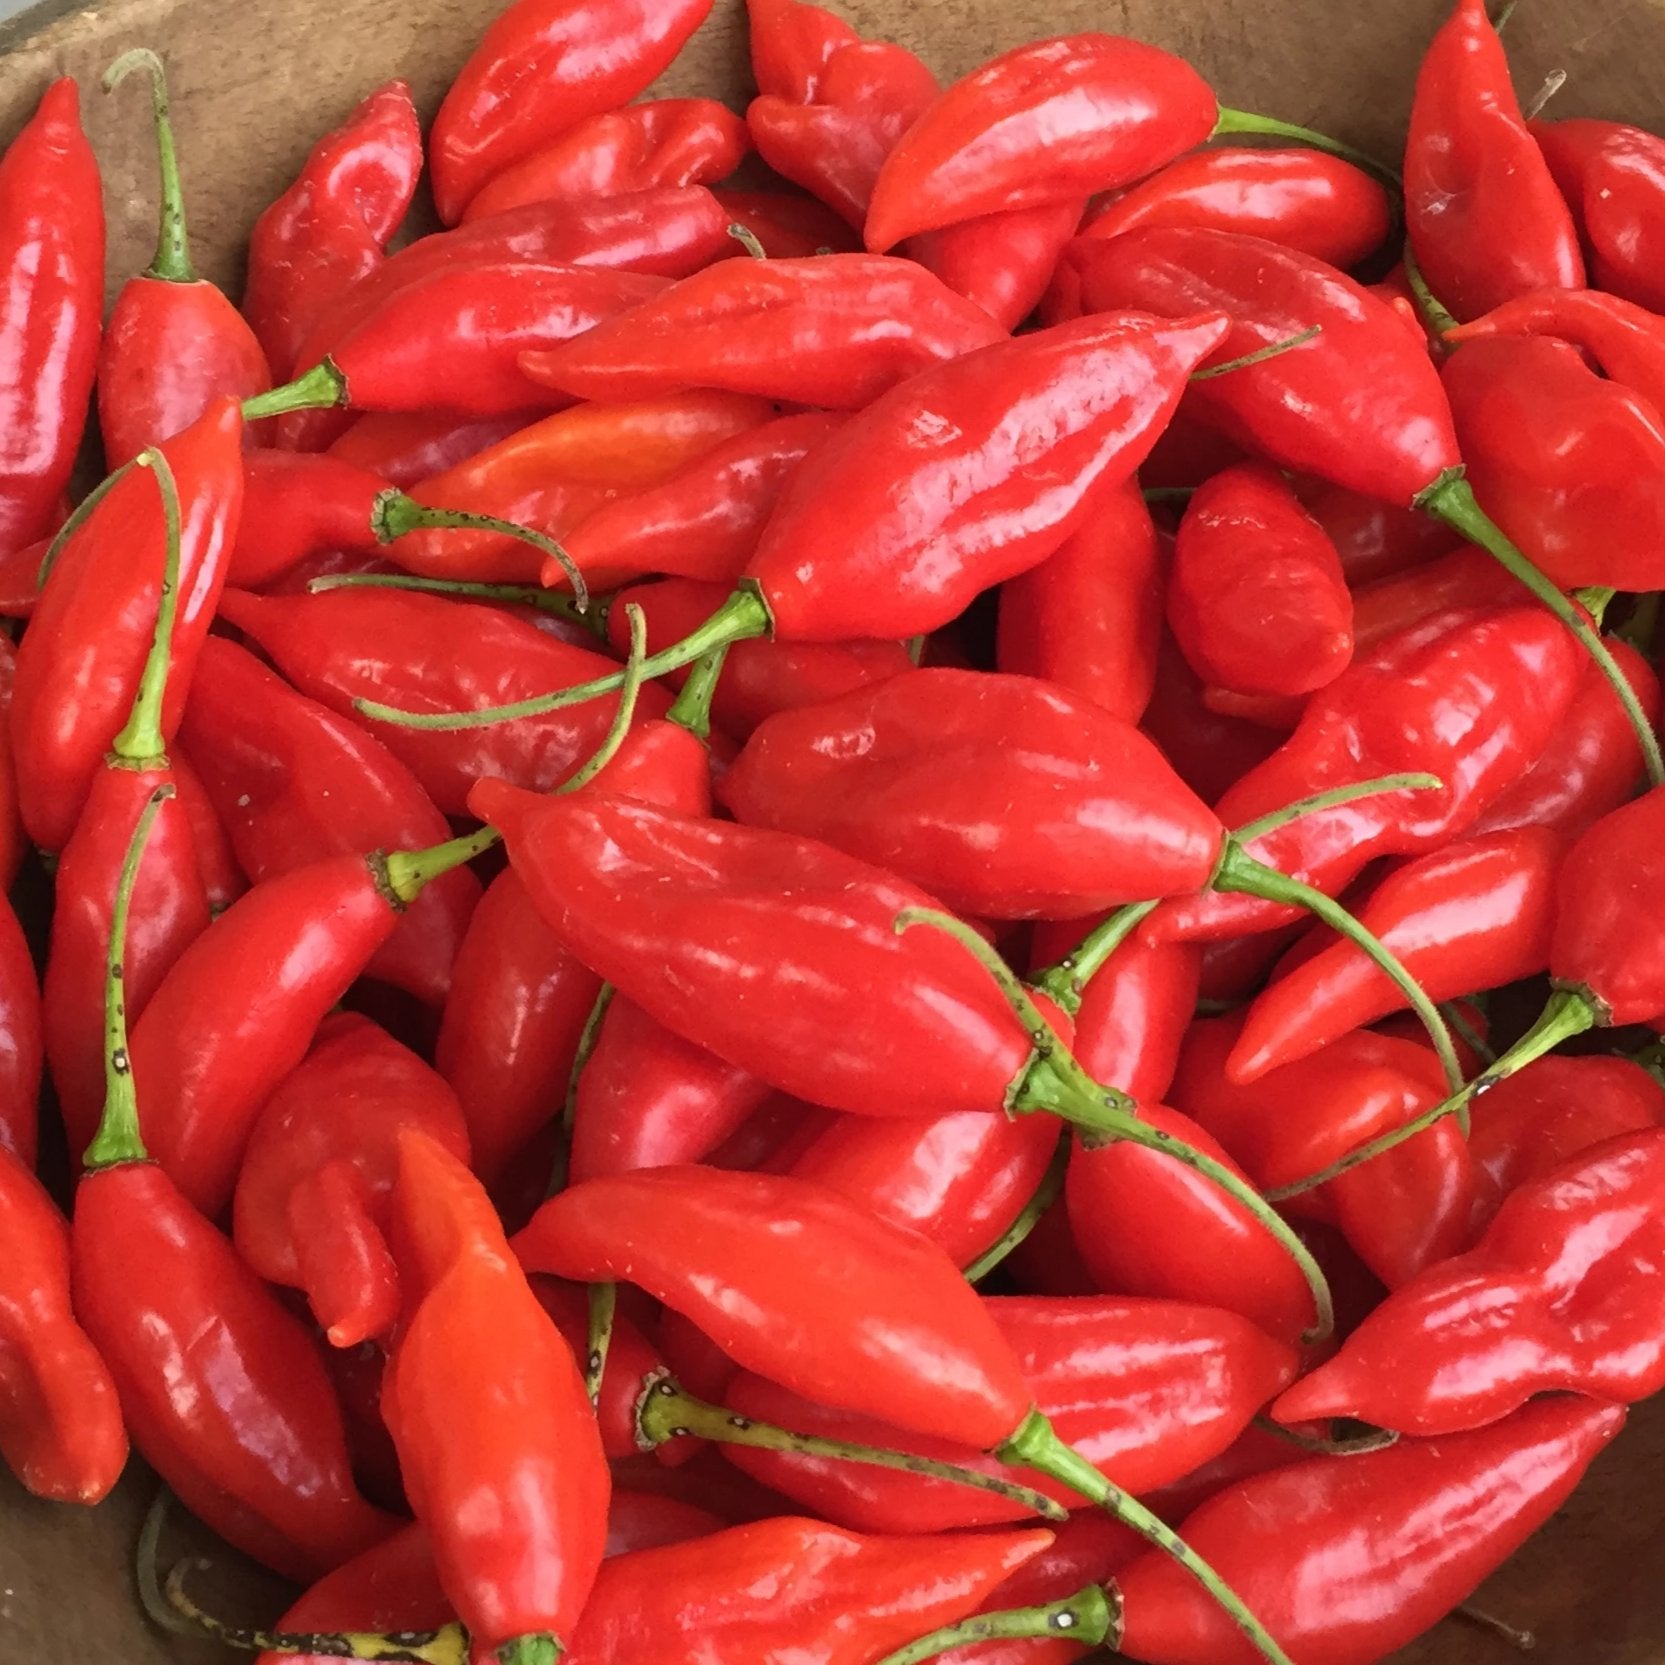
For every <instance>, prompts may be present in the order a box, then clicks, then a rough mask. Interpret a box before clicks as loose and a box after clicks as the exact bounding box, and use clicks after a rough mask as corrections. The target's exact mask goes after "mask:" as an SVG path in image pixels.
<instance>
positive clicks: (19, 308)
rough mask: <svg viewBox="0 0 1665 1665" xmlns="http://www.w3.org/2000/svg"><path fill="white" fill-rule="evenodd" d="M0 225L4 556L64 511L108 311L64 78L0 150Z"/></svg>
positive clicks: (93, 207)
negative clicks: (3, 150) (62, 506)
mask: <svg viewBox="0 0 1665 1665" xmlns="http://www.w3.org/2000/svg"><path fill="white" fill-rule="evenodd" d="M0 227H4V231H3V232H0V274H3V288H4V294H5V297H6V298H5V303H4V306H3V308H0V329H3V332H4V338H5V340H6V343H7V347H6V358H5V362H4V365H3V369H4V375H3V376H0V382H3V384H4V388H5V393H4V398H3V399H0V433H3V434H4V435H5V436H6V440H5V452H4V460H3V462H0V553H4V554H7V555H9V554H11V553H12V552H13V551H14V550H17V549H21V548H23V546H24V545H26V544H31V543H33V542H34V541H35V540H36V539H37V538H41V537H45V536H47V535H48V534H49V533H50V532H51V531H52V529H53V527H54V526H55V525H56V523H57V521H58V519H59V518H60V517H61V512H62V511H61V510H60V508H59V502H60V499H61V498H62V496H63V493H64V491H65V489H66V488H67V487H68V485H69V478H70V473H71V471H72V470H73V469H74V467H75V454H76V452H77V451H78V450H79V449H80V446H81V433H82V429H83V428H84V427H85V425H86V419H87V403H88V400H89V398H90V396H91V394H92V388H93V377H94V371H95V368H96V364H97V359H98V336H99V328H100V325H101V323H102V321H103V317H104V193H103V187H102V185H101V183H100V180H99V175H98V162H97V160H96V158H95V157H94V156H93V152H92V147H91V146H90V145H89V144H88V143H87V139H86V135H85V134H84V133H83V132H82V131H81V104H80V94H79V92H78V91H77V90H76V86H75V83H74V82H73V81H72V80H70V79H69V78H68V77H67V76H66V77H64V78H63V79H61V80H57V81H54V82H53V83H52V85H51V86H50V87H48V88H47V90H46V95H45V97H44V98H42V99H41V102H40V107H39V108H38V109H37V110H36V111H35V113H34V115H33V116H32V117H31V118H30V120H29V123H28V125H27V126H26V127H25V128H24V129H23V131H22V133H20V134H19V135H18V137H17V138H16V139H14V140H13V141H12V144H11V146H10V148H9V149H8V150H7V151H6V153H5V156H4V158H0Z"/></svg>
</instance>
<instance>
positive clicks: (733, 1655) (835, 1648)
mask: <svg viewBox="0 0 1665 1665" xmlns="http://www.w3.org/2000/svg"><path fill="white" fill-rule="evenodd" d="M1051 1542H1052V1534H1051V1533H1050V1532H999V1533H989V1534H985V1533H978V1534H975V1535H969V1536H965V1537H957V1536H951V1535H934V1536H917V1537H863V1536H861V1535H860V1534H858V1533H854V1532H842V1531H840V1530H839V1529H838V1528H837V1527H834V1526H827V1525H824V1524H823V1523H821V1522H820V1521H811V1520H802V1519H793V1518H791V1517H787V1518H783V1519H777V1520H765V1521H758V1522H756V1523H755V1524H753V1525H750V1526H737V1527H731V1528H729V1529H728V1530H727V1531H724V1532H718V1533H716V1534H714V1535H713V1536H711V1537H709V1538H700V1539H697V1540H695V1541H693V1542H691V1543H683V1544H676V1545H672V1546H671V1547H669V1548H665V1549H651V1550H641V1551H638V1552H637V1553H635V1554H632V1555H621V1556H619V1557H618V1558H617V1559H616V1560H613V1561H609V1562H607V1563H605V1564H604V1565H603V1567H602V1569H601V1573H600V1575H599V1576H598V1577H597V1579H596V1585H595V1591H594V1594H593V1595H592V1596H591V1598H590V1602H589V1605H588V1606H587V1607H586V1608H585V1609H584V1616H583V1618H582V1620H581V1621H580V1622H579V1625H578V1629H577V1631H576V1632H575V1633H574V1635H573V1637H572V1651H571V1652H570V1653H569V1654H568V1655H567V1656H566V1659H567V1661H568V1662H569V1665H663V1662H664V1661H665V1660H667V1659H674V1658H699V1659H700V1660H701V1661H702V1665H790V1662H791V1661H793V1660H797V1659H807V1658H813V1659H814V1660H815V1661H816V1665H870V1662H871V1661H873V1660H875V1659H878V1658H879V1657H880V1656H881V1655H882V1654H884V1653H885V1652H887V1651H888V1650H889V1649H891V1648H895V1647H899V1646H900V1645H901V1644H902V1643H904V1642H907V1641H909V1640H911V1639H912V1638H913V1637H915V1636H917V1635H919V1634H920V1632H921V1631H924V1630H929V1629H930V1628H931V1627H932V1626H933V1625H937V1624H942V1623H945V1622H951V1621H952V1620H954V1619H958V1618H962V1617H964V1616H965V1615H966V1614H967V1613H974V1612H975V1611H976V1610H977V1608H978V1607H979V1606H980V1605H981V1604H982V1602H983V1601H984V1599H985V1598H986V1597H987V1596H988V1595H989V1593H990V1592H991V1591H992V1590H994V1589H996V1588H997V1587H998V1586H999V1584H1000V1583H1001V1581H1002V1580H1003V1579H1005V1578H1007V1577H1009V1576H1010V1575H1011V1574H1012V1573H1013V1572H1015V1571H1016V1570H1017V1569H1018V1568H1019V1567H1021V1566H1022V1565H1023V1564H1024V1563H1025V1562H1026V1561H1028V1560H1029V1559H1031V1558H1032V1557H1033V1556H1036V1555H1039V1554H1040V1553H1041V1552H1042V1551H1044V1550H1045V1549H1046V1548H1047V1547H1048V1545H1050V1544H1051ZM785 1567H790V1568H791V1569H792V1571H791V1576H790V1577H789V1578H787V1579H785V1580H782V1579H781V1569H782V1568H785ZM764 1589H766V1590H768V1591H770V1592H771V1593H770V1595H769V1597H768V1598H767V1599H766V1600H762V1601H760V1600H759V1599H758V1595H757V1592H758V1591H759V1590H764Z"/></svg>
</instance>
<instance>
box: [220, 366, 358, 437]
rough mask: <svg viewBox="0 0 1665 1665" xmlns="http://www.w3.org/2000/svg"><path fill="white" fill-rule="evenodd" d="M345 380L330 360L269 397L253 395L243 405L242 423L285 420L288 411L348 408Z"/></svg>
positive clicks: (267, 395)
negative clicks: (346, 406) (271, 419)
mask: <svg viewBox="0 0 1665 1665" xmlns="http://www.w3.org/2000/svg"><path fill="white" fill-rule="evenodd" d="M350 403H351V400H350V399H349V397H348V393H347V378H346V377H345V376H344V375H343V374H342V373H341V371H340V369H339V368H338V367H337V366H336V364H335V361H334V360H333V359H327V358H326V359H325V360H324V361H323V363H322V364H315V365H314V366H313V367H312V368H311V369H310V370H308V371H307V373H306V374H305V375H304V376H297V377H296V378H295V379H294V381H292V382H285V383H284V384H283V386H282V387H274V388H273V389H272V390H271V391H270V392H269V393H257V394H256V395H255V396H254V397H253V398H252V399H245V400H244V401H243V420H244V421H245V422H264V421H265V420H266V419H267V418H268V417H272V416H288V415H289V414H290V412H291V411H301V410H334V409H335V408H336V407H337V406H338V405H346V404H350Z"/></svg>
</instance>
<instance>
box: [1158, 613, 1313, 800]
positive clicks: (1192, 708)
mask: <svg viewBox="0 0 1665 1665" xmlns="http://www.w3.org/2000/svg"><path fill="white" fill-rule="evenodd" d="M1203 695H1204V689H1203V685H1202V683H1201V682H1199V681H1198V680H1197V676H1196V673H1195V672H1194V671H1193V670H1192V669H1191V667H1190V666H1189V665H1187V664H1186V663H1185V656H1184V655H1183V654H1182V653H1181V652H1180V651H1179V648H1178V647H1177V646H1176V645H1175V644H1174V641H1173V638H1172V637H1170V636H1167V635H1166V633H1164V640H1163V642H1162V645H1161V646H1160V647H1159V648H1158V649H1157V655H1156V686H1155V688H1154V689H1153V690H1152V693H1151V699H1150V704H1149V705H1148V706H1146V708H1145V714H1144V717H1143V719H1142V720H1141V724H1140V726H1141V727H1142V728H1143V729H1144V731H1145V733H1146V734H1148V735H1149V736H1150V737H1151V739H1153V740H1154V741H1155V742H1156V743H1157V745H1158V746H1160V747H1161V748H1162V754H1163V756H1165V757H1166V758H1167V759H1168V762H1169V763H1170V764H1171V765H1172V767H1173V770H1174V773H1175V774H1177V775H1178V776H1179V778H1180V779H1181V780H1183V781H1184V782H1185V784H1186V785H1187V786H1189V787H1190V788H1191V790H1192V791H1193V792H1195V793H1196V794H1197V795H1198V796H1199V797H1200V798H1202V799H1203V800H1204V801H1205V802H1207V803H1211V804H1212V803H1215V802H1217V801H1218V800H1219V799H1220V798H1222V797H1223V796H1224V795H1225V792H1226V790H1227V788H1228V787H1231V786H1234V785H1235V784H1236V783H1237V782H1238V781H1239V780H1241V779H1242V778H1243V777H1244V776H1245V775H1246V774H1248V773H1249V771H1250V770H1252V769H1254V768H1255V767H1256V766H1257V765H1259V764H1261V763H1264V762H1265V761H1266V759H1267V758H1268V757H1270V756H1271V755H1272V753H1274V752H1275V751H1276V750H1277V749H1278V746H1279V744H1280V743H1281V742H1280V736H1279V735H1278V733H1277V731H1276V730H1274V729H1269V728H1262V727H1261V725H1260V724H1259V723H1251V722H1248V721H1247V720H1245V719H1244V718H1241V717H1231V716H1226V715H1224V714H1222V713H1221V712H1218V711H1215V710H1213V709H1212V708H1211V707H1209V706H1208V705H1207V704H1206V703H1205V701H1204V697H1203Z"/></svg>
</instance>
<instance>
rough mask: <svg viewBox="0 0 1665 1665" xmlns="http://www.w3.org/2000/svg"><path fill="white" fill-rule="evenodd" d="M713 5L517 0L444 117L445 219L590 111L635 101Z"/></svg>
mask: <svg viewBox="0 0 1665 1665" xmlns="http://www.w3.org/2000/svg"><path fill="white" fill-rule="evenodd" d="M710 10H711V0H515V3H514V4H512V5H511V6H509V7H508V8H507V10H505V11H504V12H503V13H502V14H501V15H500V16H499V17H498V18H497V20H496V21H495V22H494V23H493V24H492V25H491V27H490V28H488V29H487V30H486V32H485V35H484V37H483V38H482V39H481V41H480V44H479V45H478V46H477V47H475V49H474V52H473V54H472V55H471V56H470V58H469V60H468V62H467V63H465V64H464V65H463V67H462V69H461V70H460V71H459V72H458V74H457V78H456V80H455V81H454V82H452V84H451V90H450V91H449V92H448V93H447V94H446V95H445V102H444V103H443V104H441V106H440V109H439V114H438V115H437V116H435V118H434V124H433V130H432V132H431V133H430V134H429V136H428V149H429V158H430V165H431V167H432V169H433V185H434V201H435V204H436V206H437V207H438V209H439V217H440V218H441V219H442V220H444V221H445V223H446V224H447V225H454V224H455V223H456V222H457V221H458V220H459V219H460V218H461V217H462V214H463V211H464V210H465V209H466V208H467V207H468V204H469V202H470V201H471V200H472V199H473V198H474V196H475V194H476V193H477V192H478V191H479V190H480V189H481V187H482V186H484V185H485V184H486V183H487V181H488V180H489V179H491V177H492V176H493V175H495V174H498V173H501V172H502V171H503V170H504V169H505V168H507V167H508V166H510V164H511V163H514V162H518V161H520V160H521V159H522V158H523V157H525V156H527V155H528V154H529V153H530V152H532V151H533V150H535V149H537V148H538V147H539V146H540V145H542V144H545V143H547V142H548V141H549V140H550V139H553V138H555V137H556V136H558V135H559V134H560V133H562V132H563V131H565V130H567V129H569V128H571V127H573V126H576V125H577V123H579V122H580V121H582V120H584V118H585V117H587V116H592V115H598V114H600V113H601V112H603V111H606V110H613V109H617V108H618V107H619V106H620V105H624V104H628V103H629V102H630V101H631V99H633V98H634V97H635V96H636V95H637V94H638V93H639V92H641V91H642V90H643V88H645V87H646V86H647V85H648V84H649V83H650V82H651V81H653V80H654V79H655V78H656V77H657V76H658V75H659V73H660V72H661V71H662V70H663V69H664V68H665V67H666V66H667V65H668V64H669V63H670V62H671V60H672V59H673V58H674V57H675V56H676V55H677V53H678V52H679V51H680V50H681V48H682V45H683V43H684V42H685V41H686V40H687V39H688V37H689V36H690V35H691V34H693V32H694V31H695V29H697V28H698V27H699V26H700V24H701V23H703V22H704V21H705V18H706V15H707V14H708V13H709V12H710Z"/></svg>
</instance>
